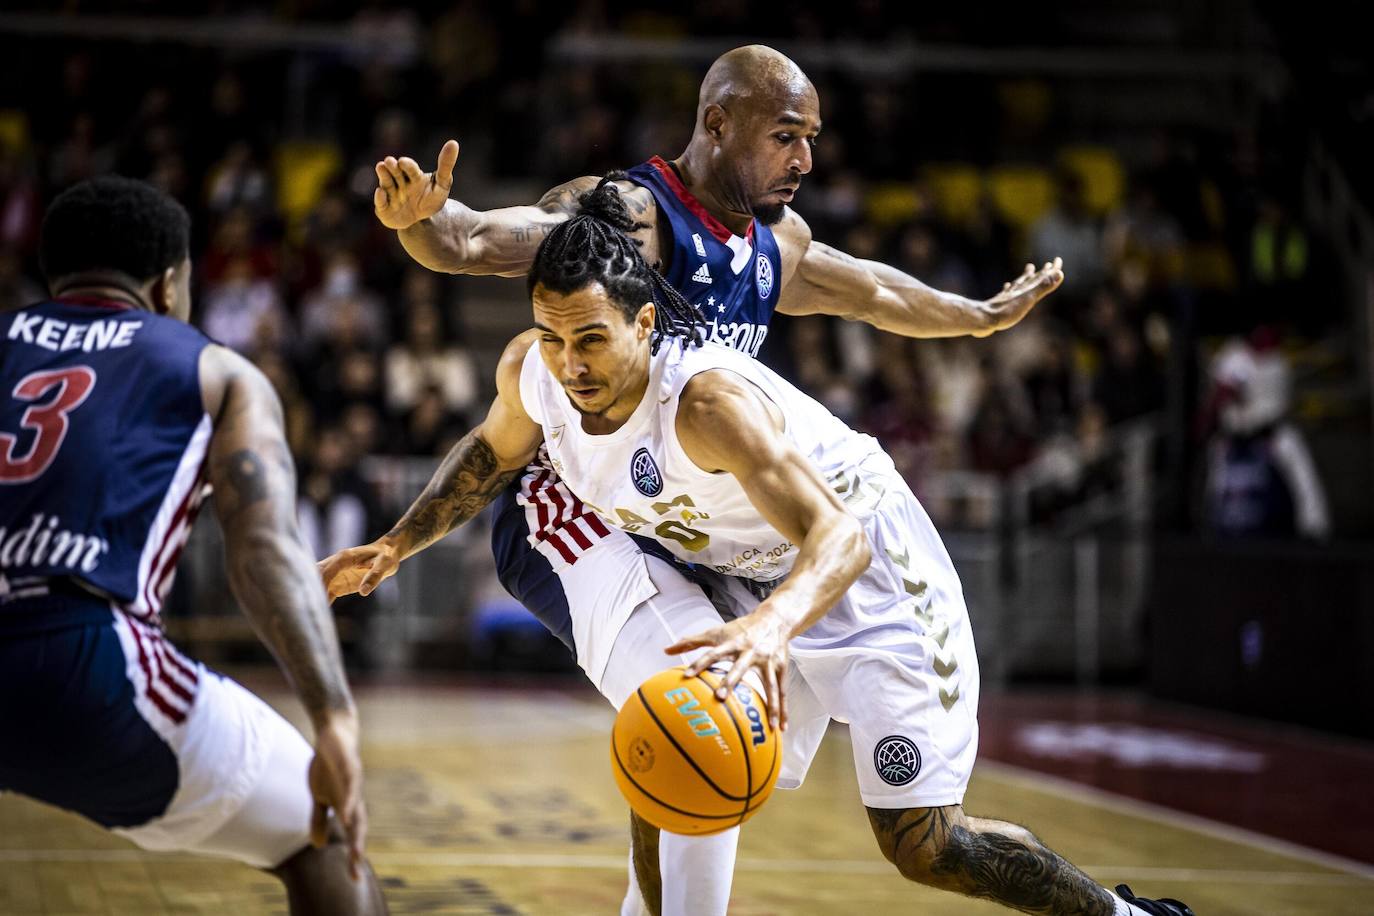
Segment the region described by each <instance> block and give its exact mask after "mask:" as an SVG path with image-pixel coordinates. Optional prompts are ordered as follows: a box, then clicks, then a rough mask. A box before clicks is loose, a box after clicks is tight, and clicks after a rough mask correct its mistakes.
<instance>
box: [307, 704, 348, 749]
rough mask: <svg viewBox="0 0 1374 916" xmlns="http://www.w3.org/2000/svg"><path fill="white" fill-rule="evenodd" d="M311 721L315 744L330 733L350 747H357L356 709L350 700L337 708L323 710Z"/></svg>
mask: <svg viewBox="0 0 1374 916" xmlns="http://www.w3.org/2000/svg"><path fill="white" fill-rule="evenodd" d="M313 719H314V722H313V724H314V726H315V737H316V741H317V742H318V740H319V738H320V737H321V736H322V735H324V734H325V733H332V734H333V735H335V736H337V737H338V738H340V739H342V740H344V741H345V742H347V743H349V744H350V745H351V746H357V743H358V734H359V724H358V708H357V707H356V706H354V705H353V701H352V699H351V698H350V699H349V700H348V701H347V702H346V703H345V704H344V705H342V706H340V707H339V708H337V709H327V710H324V711H323V712H322V713H320V714H318V715H316V716H314V717H313Z"/></svg>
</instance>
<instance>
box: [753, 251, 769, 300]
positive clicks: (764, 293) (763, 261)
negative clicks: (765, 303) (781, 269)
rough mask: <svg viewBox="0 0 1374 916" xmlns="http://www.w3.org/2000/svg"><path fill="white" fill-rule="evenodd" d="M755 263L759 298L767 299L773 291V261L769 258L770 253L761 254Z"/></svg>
mask: <svg viewBox="0 0 1374 916" xmlns="http://www.w3.org/2000/svg"><path fill="white" fill-rule="evenodd" d="M755 264H756V265H757V267H756V270H755V274H754V279H755V282H756V283H757V284H758V288H759V298H760V299H767V298H768V297H769V296H770V295H772V293H773V262H772V261H770V260H768V255H766V254H761V255H759V257H758V260H757V261H756V262H755Z"/></svg>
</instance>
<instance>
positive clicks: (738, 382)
mask: <svg viewBox="0 0 1374 916" xmlns="http://www.w3.org/2000/svg"><path fill="white" fill-rule="evenodd" d="M707 346H711V345H709V344H708V345H707ZM711 349H712V351H714V350H715V349H717V348H715V347H711ZM718 349H720V350H721V351H725V352H722V353H720V354H717V353H715V352H712V353H710V354H709V355H710V356H712V357H717V356H718V357H720V358H719V359H712V365H710V366H709V367H708V368H704V369H702V370H701V371H699V372H697V373H696V374H694V375H693V376H692V377H691V378H690V379H688V380H687V382H686V384H684V385H683V386H682V393H681V394H680V395H678V417H679V418H680V419H682V420H685V421H686V422H687V423H688V424H689V425H691V426H694V427H697V428H700V429H709V428H711V427H717V426H719V425H721V424H727V425H728V424H730V423H733V422H737V421H739V420H740V419H742V418H745V417H747V416H748V415H749V413H750V411H751V410H752V409H753V408H754V407H755V406H756V405H757V404H758V403H759V393H758V389H757V387H756V386H755V385H754V384H753V383H752V382H750V381H749V380H748V379H747V378H745V377H744V375H742V374H741V373H740V372H739V371H738V370H739V368H740V367H739V366H738V365H735V364H734V361H732V360H730V359H729V357H728V353H729V349H728V348H726V347H720V348H718Z"/></svg>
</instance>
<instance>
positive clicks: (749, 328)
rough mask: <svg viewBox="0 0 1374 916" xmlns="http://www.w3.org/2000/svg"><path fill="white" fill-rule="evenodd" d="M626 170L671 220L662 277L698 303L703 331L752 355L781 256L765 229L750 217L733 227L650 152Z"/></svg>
mask: <svg viewBox="0 0 1374 916" xmlns="http://www.w3.org/2000/svg"><path fill="white" fill-rule="evenodd" d="M629 177H630V180H631V181H633V182H634V183H635V184H638V185H642V186H643V187H646V188H648V189H649V190H650V192H652V193H653V195H654V199H655V200H656V201H657V202H658V209H659V212H660V213H662V214H663V215H664V216H665V217H667V219H668V223H669V225H670V226H672V229H673V248H672V256H671V260H670V263H669V264H668V269H667V271H666V272H665V273H664V278H665V279H666V280H667V281H668V282H669V284H671V285H672V286H673V287H674V288H676V289H677V290H678V291H679V292H680V293H682V294H683V295H684V296H686V297H687V300H688V301H689V302H692V303H693V304H695V305H696V306H697V308H699V309H701V313H702V314H703V315H705V316H706V327H707V337H708V339H710V340H714V341H716V342H717V343H722V344H725V345H726V346H728V347H733V348H735V349H736V350H740V351H742V352H744V353H748V354H749V355H750V356H758V355H759V347H761V346H763V339H764V338H765V337H766V336H768V322H769V321H771V320H772V318H773V310H774V309H775V308H777V305H778V293H779V287H781V285H782V283H781V280H782V257H781V255H780V254H779V253H778V243H777V241H776V240H774V238H773V231H772V230H771V229H769V228H768V227H767V226H764V225H763V224H761V223H760V222H759V221H758V220H754V221H753V222H752V223H750V224H749V231H748V234H747V235H746V236H745V237H744V238H740V237H739V236H737V235H735V234H734V233H732V232H731V231H730V230H729V229H727V228H725V226H724V224H722V223H721V222H720V220H718V219H716V218H715V217H714V216H712V215H711V214H710V213H708V212H707V211H706V208H705V207H704V206H702V204H701V201H699V200H697V199H696V197H694V196H693V195H692V192H691V191H688V190H687V188H686V186H685V185H683V183H682V179H681V178H679V177H678V175H677V173H676V172H674V171H673V168H672V166H670V165H669V164H668V163H667V162H664V161H663V159H662V158H660V157H658V156H655V157H654V158H652V159H650V160H649V161H648V162H645V163H642V164H640V165H637V166H635V167H634V168H632V169H630V170H629Z"/></svg>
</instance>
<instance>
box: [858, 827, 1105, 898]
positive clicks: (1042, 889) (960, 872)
mask: <svg viewBox="0 0 1374 916" xmlns="http://www.w3.org/2000/svg"><path fill="white" fill-rule="evenodd" d="M868 819H869V822H870V823H871V824H872V826H873V832H874V835H875V836H876V837H877V838H878V845H879V847H880V848H881V849H882V851H883V855H884V856H886V857H887V859H888V861H890V862H892V863H893V864H895V865H896V866H897V868H898V870H900V871H901V872H902V874H903V875H905V876H906V877H908V878H910V879H912V880H914V881H919V882H921V883H922V884H927V885H930V886H933V887H939V888H942V889H944V890H948V891H953V892H955V893H960V894H965V895H967V896H970V897H983V898H986V899H988V900H995V901H997V902H998V903H1001V904H1003V905H1005V906H1008V907H1011V908H1013V909H1017V910H1020V911H1022V912H1024V913H1083V914H1088V916H1111V914H1112V913H1113V912H1114V911H1115V908H1114V905H1113V903H1112V900H1111V898H1110V896H1109V895H1108V893H1107V891H1106V890H1104V889H1103V888H1102V887H1101V886H1099V885H1098V884H1097V883H1096V882H1095V881H1093V880H1092V879H1091V878H1089V877H1088V876H1087V875H1085V874H1083V872H1081V871H1080V870H1079V869H1077V868H1076V867H1074V866H1073V865H1072V864H1071V863H1070V862H1068V861H1067V860H1065V859H1064V858H1062V857H1061V856H1059V855H1058V854H1057V853H1055V852H1054V851H1053V850H1051V849H1050V848H1049V847H1047V846H1045V844H1043V843H1041V842H1040V840H1039V839H1037V838H1036V837H1035V835H1034V834H1032V833H1031V832H1030V831H1029V830H1026V829H1025V828H1024V827H1020V826H1018V825H1016V824H1009V823H1005V822H1003V821H992V820H985V819H982V818H972V817H968V816H966V815H965V814H964V813H963V809H962V808H960V807H959V806H957V805H950V806H947V807H939V808H907V809H883V808H869V809H868Z"/></svg>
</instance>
